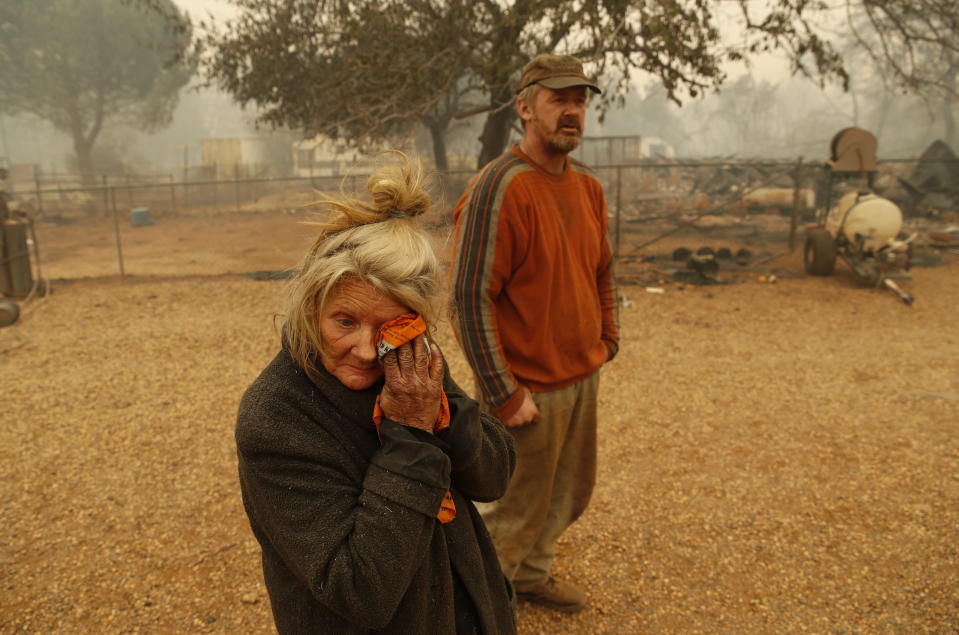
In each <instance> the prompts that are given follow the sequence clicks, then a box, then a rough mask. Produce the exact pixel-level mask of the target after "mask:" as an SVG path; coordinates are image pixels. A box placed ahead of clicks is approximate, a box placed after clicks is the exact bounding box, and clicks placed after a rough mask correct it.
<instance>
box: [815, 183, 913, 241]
mask: <svg viewBox="0 0 959 635" xmlns="http://www.w3.org/2000/svg"><path fill="white" fill-rule="evenodd" d="M826 229H827V230H828V231H829V233H830V234H832V235H833V236H834V237H836V238H838V237H839V235H840V232H841V233H842V235H843V236H845V237H846V240H848V241H849V243H850V244H852V245H856V244H857V238H856V237H857V235H860V236H862V237H863V239H864V241H863V249H864V250H866V251H871V250H874V249H878V248H879V247H882V246H884V245H886V244H888V242H889V239H890V238H895V237H896V236H898V235H899V232H900V231H901V230H902V212H901V211H900V209H899V207H898V206H897V205H896V204H895V203H893V202H892V201H890V200H888V199H885V198H882V197H881V196H877V195H876V194H873V193H872V192H856V191H852V192H847V193H846V194H845V195H844V196H843V197H842V198H841V199H839V203H838V204H837V205H836V206H835V207H833V208H832V210H831V211H830V212H829V216H828V217H826Z"/></svg>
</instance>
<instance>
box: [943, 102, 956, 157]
mask: <svg viewBox="0 0 959 635" xmlns="http://www.w3.org/2000/svg"><path fill="white" fill-rule="evenodd" d="M940 112H942V121H943V127H944V128H945V130H944V132H945V134H944V136H945V139H944V141H945V142H946V144H947V145H948V146H949V147H950V148H955V147H956V118H955V116H954V115H953V113H952V102H951V101H949V100H948V99H943V100H942V106H941V107H940Z"/></svg>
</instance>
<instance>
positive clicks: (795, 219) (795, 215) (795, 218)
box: [789, 157, 802, 251]
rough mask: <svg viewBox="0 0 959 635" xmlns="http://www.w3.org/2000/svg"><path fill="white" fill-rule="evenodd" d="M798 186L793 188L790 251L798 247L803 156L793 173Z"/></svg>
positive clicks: (797, 162)
mask: <svg viewBox="0 0 959 635" xmlns="http://www.w3.org/2000/svg"><path fill="white" fill-rule="evenodd" d="M793 178H794V179H795V182H796V187H795V189H794V190H793V211H792V216H791V217H790V218H789V251H793V250H794V249H795V248H796V226H797V225H798V224H799V206H800V205H801V202H800V199H801V198H802V189H801V188H802V157H799V160H798V161H796V173H795V175H793Z"/></svg>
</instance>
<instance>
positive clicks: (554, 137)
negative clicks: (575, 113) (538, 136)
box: [532, 117, 583, 154]
mask: <svg viewBox="0 0 959 635" xmlns="http://www.w3.org/2000/svg"><path fill="white" fill-rule="evenodd" d="M532 123H533V125H535V126H537V127H538V128H539V129H540V132H541V133H543V136H544V137H545V138H546V147H547V148H548V149H549V150H551V151H553V152H555V153H557V154H569V153H570V152H572V151H573V150H575V149H576V148H578V147H579V142H580V140H581V139H582V134H583V129H582V128H581V127H580V125H579V120H578V119H575V118H567V119H560V120H559V121H558V122H557V123H556V129H555V130H547V129H546V126H545V125H544V124H543V122H542V120H540V119H538V118H536V117H534V118H533V121H532ZM564 125H565V126H575V127H576V128H577V129H578V130H579V134H577V135H567V134H564V133H563V132H561V130H560V129H561V128H562V127H563V126H564Z"/></svg>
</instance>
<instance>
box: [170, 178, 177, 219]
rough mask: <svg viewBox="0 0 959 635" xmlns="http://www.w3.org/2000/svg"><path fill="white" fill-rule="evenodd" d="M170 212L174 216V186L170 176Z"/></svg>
mask: <svg viewBox="0 0 959 635" xmlns="http://www.w3.org/2000/svg"><path fill="white" fill-rule="evenodd" d="M170 212H172V213H174V214H176V185H174V183H173V175H172V174H171V175H170Z"/></svg>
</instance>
